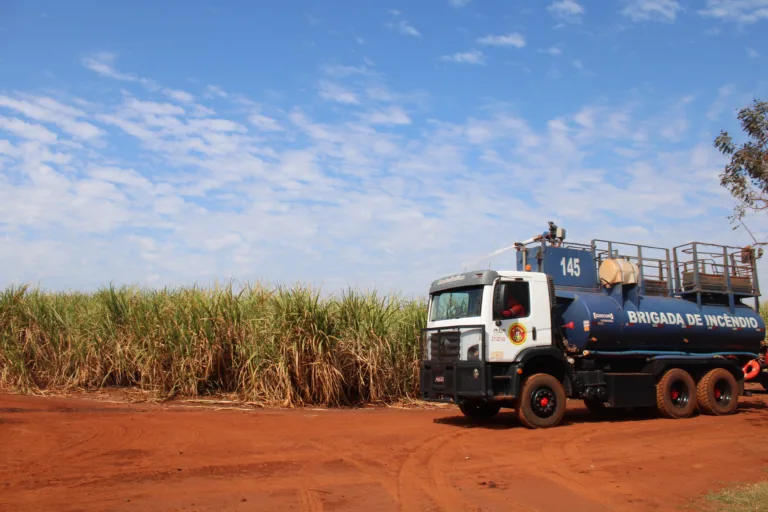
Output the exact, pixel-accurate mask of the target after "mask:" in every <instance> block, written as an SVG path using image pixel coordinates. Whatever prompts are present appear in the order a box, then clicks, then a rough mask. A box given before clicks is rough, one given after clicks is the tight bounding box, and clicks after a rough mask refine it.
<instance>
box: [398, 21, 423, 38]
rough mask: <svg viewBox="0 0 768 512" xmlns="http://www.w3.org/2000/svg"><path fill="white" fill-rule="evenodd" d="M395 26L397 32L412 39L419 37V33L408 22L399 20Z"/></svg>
mask: <svg viewBox="0 0 768 512" xmlns="http://www.w3.org/2000/svg"><path fill="white" fill-rule="evenodd" d="M395 26H396V27H397V30H399V31H400V33H402V34H405V35H407V36H412V37H421V32H419V31H418V30H416V27H414V26H413V25H411V24H410V23H409V22H408V21H405V20H400V21H398V22H397V23H395Z"/></svg>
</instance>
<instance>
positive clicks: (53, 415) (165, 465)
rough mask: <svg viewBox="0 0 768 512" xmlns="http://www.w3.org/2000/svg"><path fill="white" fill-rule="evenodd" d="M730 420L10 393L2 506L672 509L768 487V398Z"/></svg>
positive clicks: (0, 428) (0, 435) (3, 400)
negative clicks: (264, 406) (537, 418)
mask: <svg viewBox="0 0 768 512" xmlns="http://www.w3.org/2000/svg"><path fill="white" fill-rule="evenodd" d="M742 402H743V403H742V407H741V409H740V412H739V413H737V414H736V415H734V416H730V417H710V416H696V417H693V418H689V419H687V420H679V421H673V420H663V419H656V418H649V417H647V416H646V417H642V416H640V415H631V414H626V415H625V416H624V417H623V418H624V419H623V421H617V420H613V419H611V418H609V419H605V420H599V419H598V418H596V417H595V416H593V415H591V414H589V413H588V412H587V411H586V409H584V408H583V407H582V404H581V402H579V401H573V402H572V403H571V404H570V405H569V412H568V413H567V415H566V420H565V423H564V424H563V425H561V426H559V427H557V428H555V429H550V430H536V431H532V430H527V429H524V428H522V427H521V426H520V425H519V424H518V422H517V421H516V419H515V418H514V416H513V415H512V414H510V413H502V414H500V415H499V416H498V417H497V418H496V419H494V421H493V422H491V423H489V424H488V425H484V426H473V425H470V424H469V423H468V422H467V421H466V420H465V419H464V418H463V416H461V413H460V412H459V411H458V409H457V408H448V409H440V410H403V409H364V410H307V409H304V410H291V411H283V410H259V409H257V410H239V409H232V410H222V409H218V410H213V409H212V408H201V407H190V406H182V405H178V404H168V405H149V404H127V403H126V404H115V403H105V402H103V401H97V400H90V399H80V398H77V399H75V398H68V399H61V398H37V397H21V396H9V395H3V396H0V510H9V511H10V510H13V511H21V510H57V511H69V510H83V511H92V510H117V511H132V510H135V511H149V510H163V511H166V510H168V511H170V510H174V511H175V510H186V511H192V510H201V511H202V510H227V511H230V510H231V511H246V510H274V511H282V510H307V511H320V510H342V511H345V510H366V511H378V510H384V511H388V510H547V511H549V510H567V511H568V512H577V511H582V510H583V511H589V512H598V511H612V510H675V509H676V508H678V507H679V506H684V505H686V504H687V503H689V501H690V500H691V499H692V498H695V497H697V496H699V495H701V494H703V493H706V492H707V491H710V490H713V489H715V488H718V487H721V486H723V485H728V484H731V483H735V482H747V481H750V482H751V481H757V480H765V479H766V478H768V472H766V468H768V395H765V394H761V395H757V394H756V395H755V396H754V397H752V398H742Z"/></svg>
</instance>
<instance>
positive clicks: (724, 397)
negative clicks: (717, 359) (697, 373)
mask: <svg viewBox="0 0 768 512" xmlns="http://www.w3.org/2000/svg"><path fill="white" fill-rule="evenodd" d="M696 398H697V399H698V401H699V408H700V409H701V411H702V412H703V413H705V414H711V415H714V416H720V415H723V414H733V413H734V412H735V411H736V408H737V407H738V406H739V385H738V384H737V383H736V378H735V377H734V376H733V375H731V372H729V371H728V370H726V369H724V368H715V369H714V370H710V371H708V372H707V373H706V374H704V376H703V377H702V378H701V380H700V381H699V383H698V384H697V386H696Z"/></svg>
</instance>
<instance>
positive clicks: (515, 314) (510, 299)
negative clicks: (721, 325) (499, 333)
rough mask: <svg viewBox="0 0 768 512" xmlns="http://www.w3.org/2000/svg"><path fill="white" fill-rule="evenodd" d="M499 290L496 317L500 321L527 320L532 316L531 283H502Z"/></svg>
mask: <svg viewBox="0 0 768 512" xmlns="http://www.w3.org/2000/svg"><path fill="white" fill-rule="evenodd" d="M499 286H500V289H499V290H498V292H497V293H498V295H497V303H496V307H495V308H494V309H495V311H494V317H495V318H496V319H498V320H511V319H514V318H526V317H527V316H529V315H530V314H531V295H530V288H529V283H528V282H526V281H513V282H507V283H501V284H500V285H499Z"/></svg>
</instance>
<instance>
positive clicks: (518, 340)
mask: <svg viewBox="0 0 768 512" xmlns="http://www.w3.org/2000/svg"><path fill="white" fill-rule="evenodd" d="M527 335H528V331H527V330H526V329H525V326H524V325H523V324H512V325H510V326H509V329H507V337H508V338H509V341H511V342H512V344H513V345H522V344H523V343H525V338H526V337H527Z"/></svg>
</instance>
